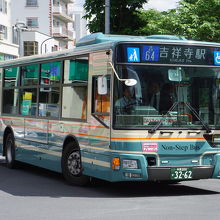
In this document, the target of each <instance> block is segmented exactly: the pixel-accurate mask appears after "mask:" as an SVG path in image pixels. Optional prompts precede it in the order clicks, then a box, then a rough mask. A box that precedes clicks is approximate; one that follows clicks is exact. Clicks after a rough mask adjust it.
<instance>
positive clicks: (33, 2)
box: [25, 0, 38, 7]
mask: <svg viewBox="0 0 220 220" xmlns="http://www.w3.org/2000/svg"><path fill="white" fill-rule="evenodd" d="M25 6H26V7H38V0H26V5H25Z"/></svg>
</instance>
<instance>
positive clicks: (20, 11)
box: [11, 0, 75, 50]
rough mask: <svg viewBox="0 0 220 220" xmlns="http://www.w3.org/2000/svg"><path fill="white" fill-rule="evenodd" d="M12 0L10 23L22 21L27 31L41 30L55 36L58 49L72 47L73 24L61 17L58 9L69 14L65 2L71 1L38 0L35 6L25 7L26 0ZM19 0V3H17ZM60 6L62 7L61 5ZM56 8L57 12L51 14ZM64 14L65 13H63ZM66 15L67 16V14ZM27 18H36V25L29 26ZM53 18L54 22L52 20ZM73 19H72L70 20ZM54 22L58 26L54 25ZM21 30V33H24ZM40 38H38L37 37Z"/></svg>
mask: <svg viewBox="0 0 220 220" xmlns="http://www.w3.org/2000/svg"><path fill="white" fill-rule="evenodd" d="M11 1H12V24H14V25H15V24H16V23H19V22H21V23H24V24H26V25H27V26H28V30H27V31H30V30H32V31H34V30H35V31H37V32H41V33H43V34H45V35H48V36H49V37H51V36H53V34H54V36H56V37H55V39H56V40H57V41H59V46H58V50H63V49H66V48H72V47H73V46H74V43H75V40H74V35H73V32H74V31H73V25H72V24H71V22H70V21H71V18H68V19H70V21H69V22H68V21H66V20H65V19H64V20H63V19H61V18H60V17H59V16H60V15H59V10H61V11H60V12H61V14H62V13H63V12H67V14H69V13H70V12H71V11H70V10H69V7H68V8H67V9H66V8H65V6H64V5H65V4H66V3H72V2H73V1H71V0H38V5H37V7H33V6H32V7H30V6H29V7H27V6H26V0H11ZM18 1H19V4H18ZM61 6H62V7H61ZM56 10H58V14H56V16H55V15H53V12H54V13H55V12H56ZM64 14H65V13H64ZM67 17H68V16H67ZM28 18H38V27H34V28H33V27H30V26H29V25H28V23H27V19H28ZM53 20H54V21H55V22H53ZM72 21H73V20H72ZM54 23H55V24H56V25H58V26H54ZM24 32H25V31H22V33H21V34H22V35H26V34H25V33H24ZM39 40H40V39H39Z"/></svg>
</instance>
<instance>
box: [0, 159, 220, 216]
mask: <svg viewBox="0 0 220 220" xmlns="http://www.w3.org/2000/svg"><path fill="white" fill-rule="evenodd" d="M4 219H5V220H11V219H13V220H35V219H36V220H44V219H51V220H57V219H60V220H61V219H62V220H66V219H68V220H69V219H71V220H72V219H74V220H75V219H76V220H81V219H83V220H84V219H89V220H124V219H126V220H142V219H143V220H148V219H150V220H151V219H154V220H157V219H159V220H160V219H161V220H178V219H183V220H188V219H189V220H191V219H193V220H195V219H198V220H203V219H204V220H219V219H220V180H215V179H210V180H199V181H189V182H182V183H180V184H176V185H164V184H149V183H108V182H104V181H96V182H95V183H93V184H92V185H90V186H89V187H84V188H82V187H76V186H70V185H68V184H67V183H66V182H65V181H64V180H63V178H62V176H61V175H60V174H57V173H53V172H50V171H46V170H44V169H39V168H36V167H33V166H29V165H19V166H18V168H17V169H14V170H10V169H8V168H6V166H5V164H4V163H3V161H2V160H1V158H0V220H4Z"/></svg>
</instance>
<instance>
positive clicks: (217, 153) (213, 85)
mask: <svg viewBox="0 0 220 220" xmlns="http://www.w3.org/2000/svg"><path fill="white" fill-rule="evenodd" d="M0 76H1V77H0V83H1V84H0V85H1V93H0V111H1V116H0V117H1V123H0V152H1V153H2V155H3V156H5V157H6V162H7V166H8V167H10V168H12V167H14V166H15V165H16V161H21V162H24V163H28V164H32V165H35V166H39V167H43V168H46V169H49V170H53V171H57V172H61V173H63V175H64V177H65V178H66V179H67V181H69V182H70V183H73V184H78V185H84V184H86V183H87V182H88V181H89V180H90V177H95V178H100V179H104V180H107V181H111V182H119V181H173V182H178V181H182V180H197V179H208V178H220V44H217V43H209V42H197V41H188V40H186V39H185V38H181V37H175V36H149V37H144V36H141V37H135V36H116V35H104V34H102V33H96V34H92V35H89V36H86V37H84V38H82V39H81V40H79V42H78V43H77V46H76V48H75V49H72V50H66V51H61V52H55V53H51V54H46V55H38V56H30V57H23V58H19V59H15V60H11V61H5V62H1V63H0Z"/></svg>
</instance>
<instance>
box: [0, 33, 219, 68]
mask: <svg viewBox="0 0 220 220" xmlns="http://www.w3.org/2000/svg"><path fill="white" fill-rule="evenodd" d="M119 42H142V43H143V42H146V43H154V42H155V43H160V44H161V43H175V44H185V45H187V44H188V45H203V46H217V47H219V46H220V44H219V43H211V42H202V41H191V40H187V39H186V38H184V37H179V36H173V35H151V36H129V35H105V34H103V33H94V34H90V35H87V36H85V37H83V38H81V39H80V40H79V41H78V42H77V43H76V48H74V49H68V50H63V51H58V52H52V53H49V54H44V55H34V56H26V57H21V58H17V59H13V60H9V61H2V62H0V67H6V66H12V65H21V64H24V63H27V62H28V63H35V62H39V61H43V60H53V59H59V58H63V57H71V56H75V55H80V54H85V53H89V52H91V51H97V50H105V49H111V48H113V47H114V45H115V44H117V43H119Z"/></svg>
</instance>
